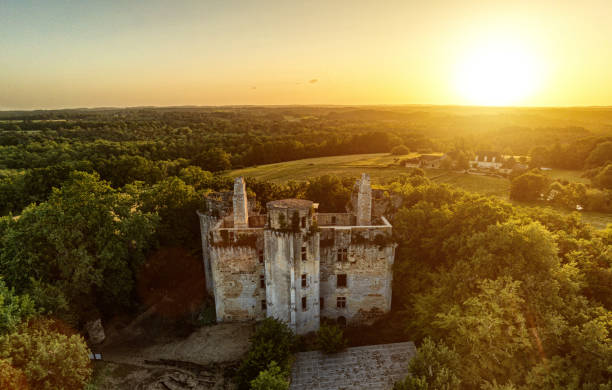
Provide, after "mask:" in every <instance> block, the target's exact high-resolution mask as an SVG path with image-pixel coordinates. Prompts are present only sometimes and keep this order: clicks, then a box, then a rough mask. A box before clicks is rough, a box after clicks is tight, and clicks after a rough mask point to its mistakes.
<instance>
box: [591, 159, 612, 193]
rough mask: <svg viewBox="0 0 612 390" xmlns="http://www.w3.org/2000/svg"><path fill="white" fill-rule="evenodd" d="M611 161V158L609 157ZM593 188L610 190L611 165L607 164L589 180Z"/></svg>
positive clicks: (611, 184) (611, 188)
mask: <svg viewBox="0 0 612 390" xmlns="http://www.w3.org/2000/svg"><path fill="white" fill-rule="evenodd" d="M610 158H611V159H612V157H610ZM591 182H592V183H593V185H594V186H596V187H599V188H603V189H606V190H612V164H607V165H606V166H605V167H603V168H601V169H600V170H599V173H597V175H595V177H593V178H592V179H591Z"/></svg>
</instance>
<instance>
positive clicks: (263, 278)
mask: <svg viewBox="0 0 612 390" xmlns="http://www.w3.org/2000/svg"><path fill="white" fill-rule="evenodd" d="M259 287H261V288H266V275H259Z"/></svg>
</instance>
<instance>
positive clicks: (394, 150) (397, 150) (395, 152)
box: [391, 145, 410, 156]
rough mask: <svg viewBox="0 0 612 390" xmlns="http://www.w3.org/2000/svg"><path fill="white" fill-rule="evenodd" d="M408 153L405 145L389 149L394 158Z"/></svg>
mask: <svg viewBox="0 0 612 390" xmlns="http://www.w3.org/2000/svg"><path fill="white" fill-rule="evenodd" d="M408 153H410V149H409V148H408V147H407V146H406V145H397V146H394V147H393V148H392V149H391V154H392V155H394V156H404V155H406V154H408Z"/></svg>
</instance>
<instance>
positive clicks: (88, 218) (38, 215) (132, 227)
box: [0, 107, 612, 390]
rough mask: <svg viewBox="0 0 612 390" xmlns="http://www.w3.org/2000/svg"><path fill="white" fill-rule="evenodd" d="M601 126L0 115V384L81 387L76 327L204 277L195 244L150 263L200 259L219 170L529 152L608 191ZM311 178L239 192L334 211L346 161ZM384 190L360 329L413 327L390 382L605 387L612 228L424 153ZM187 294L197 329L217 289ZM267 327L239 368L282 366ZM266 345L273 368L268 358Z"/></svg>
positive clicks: (410, 115)
mask: <svg viewBox="0 0 612 390" xmlns="http://www.w3.org/2000/svg"><path fill="white" fill-rule="evenodd" d="M611 132H612V110H606V109H573V110H569V109H567V110H566V109H493V108H491V109H471V108H463V109H461V108H455V107H446V108H444V107H431V108H428V107H409V108H406V107H400V108H389V107H381V108H368V109H364V108H341V107H323V108H314V107H270V108H260V107H259V108H257V107H241V108H227V109H219V108H168V109H154V108H140V109H126V110H117V109H99V110H60V111H41V112H35V111H34V112H4V113H0V172H1V175H2V177H1V178H0V207H1V208H2V215H4V216H3V217H0V387H1V388H9V389H10V388H17V389H19V388H24V386H26V384H27V385H28V386H29V387H30V388H41V389H57V388H70V389H73V388H74V389H79V388H85V387H86V386H89V387H90V388H91V384H90V382H89V381H90V377H91V371H92V369H91V365H90V362H89V357H88V348H87V344H86V343H85V339H84V337H83V336H81V335H82V334H85V331H84V327H85V324H87V323H88V322H90V321H92V320H95V319H98V318H101V319H102V321H103V322H104V321H106V320H107V319H110V318H112V317H114V316H117V315H128V316H135V315H137V314H138V313H140V312H142V311H143V310H145V309H146V308H147V307H148V305H150V304H151V301H152V300H154V299H155V297H156V295H155V288H156V285H155V284H154V283H153V282H152V280H154V279H156V278H157V279H161V278H160V277H159V275H160V274H163V275H164V277H165V278H167V279H170V280H166V281H160V283H162V284H163V283H165V284H164V285H163V286H162V287H163V288H164V289H167V288H168V286H172V285H174V286H177V285H181V282H182V281H183V280H182V279H181V278H185V277H191V278H194V277H195V278H196V279H197V278H199V280H200V281H202V280H203V272H202V270H201V269H198V268H197V267H198V266H200V264H201V262H199V260H196V261H195V264H197V265H198V266H196V268H194V269H189V270H188V271H189V272H188V273H189V275H187V276H186V275H184V274H180V273H178V274H175V273H172V272H170V273H163V271H161V270H168V269H173V265H174V266H175V267H174V268H176V264H182V263H180V261H185V262H186V263H185V264H187V263H188V262H189V259H191V258H195V259H199V258H200V256H201V253H200V251H201V243H200V236H199V225H198V220H197V217H196V215H195V211H196V210H198V209H200V210H204V209H205V208H206V205H205V202H204V197H205V195H206V194H207V193H208V192H210V191H217V190H227V189H230V188H231V180H230V179H229V178H227V177H226V176H222V175H219V174H217V172H221V171H223V170H227V169H230V168H236V167H243V166H250V165H254V164H262V163H268V162H278V161H287V160H292V159H297V158H303V157H313V156H325V155H334V154H346V153H369V152H389V151H390V150H391V149H392V148H393V147H396V146H397V145H405V146H406V148H408V149H410V150H413V151H420V150H421V151H444V152H450V153H452V152H453V151H462V152H465V153H473V152H475V151H477V150H481V149H485V150H500V151H501V152H504V153H507V154H512V155H529V156H530V157H531V161H532V166H533V167H537V166H538V165H540V166H544V165H550V166H563V167H566V168H574V169H585V170H588V171H587V172H591V173H590V174H591V175H592V177H597V178H599V179H597V180H602V181H603V182H602V183H603V184H601V185H600V186H599V188H602V189H603V190H605V189H608V190H609V189H610V187H609V184H605V183H607V182H605V180H609V179H607V178H608V177H609V174H610V173H612V168H611V167H612V165H611V162H612V153H610V149H609V148H610V144H612V142H610V140H611V138H610V133H611ZM559 156H564V158H560V157H559ZM606 172H607V173H606ZM539 175H540V173H539V172H537V171H531V172H527V173H525V174H524V175H523V176H519V177H517V178H515V180H517V181H516V182H514V183H513V191H514V194H515V197H519V198H520V197H521V196H524V197H526V198H525V199H527V198H529V197H534V198H537V197H538V196H539V194H540V193H541V188H542V187H538V185H546V186H550V185H551V184H550V183H548V182H547V183H544V184H542V183H541V179H540V178H539ZM316 176H317V175H316V167H313V178H312V179H310V180H308V181H307V182H299V183H298V182H290V183H287V184H284V185H279V184H272V183H269V182H263V181H257V180H251V179H247V184H248V191H249V192H250V193H251V194H254V195H256V198H257V200H258V202H259V203H260V205H261V206H262V207H263V206H265V204H266V202H267V201H268V200H273V199H278V198H289V197H296V198H307V199H311V200H313V201H315V202H319V203H320V204H321V205H325V207H327V208H328V209H325V210H323V209H322V210H321V211H340V210H342V209H343V208H344V205H345V204H346V202H347V201H348V200H349V197H350V192H351V190H352V186H353V183H354V178H338V177H331V176H324V177H316ZM532 176H537V177H535V178H534V177H532ZM533 183H535V184H533ZM597 183H599V182H596V183H594V185H595V184H597ZM570 184H571V183H559V186H561V187H563V188H561V189H559V191H562V190H564V188H566V187H567V188H569V187H571V186H570ZM597 185H599V184H597ZM383 188H384V189H385V193H386V196H389V197H391V196H395V197H399V198H400V199H401V202H400V205H399V207H397V208H395V209H393V210H391V215H389V218H390V219H391V221H392V223H393V225H394V240H395V241H396V242H397V243H398V248H397V254H396V259H395V265H394V280H393V283H394V285H393V293H394V296H393V309H392V313H391V314H390V316H389V318H388V319H386V322H385V323H384V324H378V325H377V327H374V328H372V329H369V330H367V331H364V332H372V335H371V337H372V339H376V338H377V337H379V332H380V334H387V333H389V332H391V333H395V334H393V335H392V336H393V337H398V338H402V337H406V336H409V337H410V338H411V339H412V340H414V341H415V342H416V343H417V345H418V346H419V349H418V353H417V357H416V358H415V359H414V360H413V362H412V363H411V366H410V373H411V376H409V377H407V379H406V380H404V381H402V382H400V383H398V384H396V388H398V389H475V388H480V389H497V390H502V389H504V390H511V389H525V390H526V389H583V390H595V389H597V390H603V389H612V379H610V378H612V368H611V367H612V312H611V310H612V300H611V297H612V226H609V227H608V228H607V229H604V230H596V229H594V228H593V227H591V226H590V225H588V224H585V223H583V222H582V221H581V220H580V216H579V215H578V214H577V213H573V214H565V215H562V214H559V213H556V212H554V211H550V210H544V209H541V208H535V207H534V208H528V207H522V206H515V205H511V204H509V203H507V202H505V201H503V200H500V199H498V198H494V197H485V196H481V195H476V194H472V193H468V192H464V191H460V190H457V189H455V188H452V187H449V186H446V185H439V184H435V183H433V182H431V181H430V180H429V179H427V178H426V177H424V175H423V172H422V171H420V170H418V169H417V170H414V171H412V172H410V173H407V175H405V176H401V177H398V178H395V179H394V180H391V181H390V182H388V183H386V184H384V186H383ZM571 188H574V187H571ZM603 190H602V191H603ZM576 191H578V190H576ZM563 194H564V193H563ZM529 199H531V198H529ZM568 202H569V203H568V204H570V205H571V204H572V202H573V201H572V202H570V201H568ZM168 251H174V252H172V253H173V255H171V256H169V255H168V253H169V252H168ZM177 253H179V255H177ZM170 262H174V263H172V264H168V263H170ZM177 262H178V263H177ZM172 278H176V280H174V279H172ZM143 285H144V286H146V288H142V286H143ZM157 287H159V286H157ZM162 287H159V288H162ZM200 287H201V285H200ZM143 291H148V293H146V294H143ZM151 291H152V292H151ZM147 294H150V295H147ZM178 297H180V298H181V299H182V298H184V299H185V300H188V298H187V297H185V296H183V295H180V294H179V295H178ZM198 299H199V300H198V301H195V302H192V301H189V302H182V304H180V305H174V306H178V307H174V308H173V309H174V310H176V311H177V316H181V315H186V314H189V316H187V317H188V318H189V319H191V320H190V321H192V322H193V323H192V325H193V326H201V325H202V323H201V322H198V321H199V320H198V319H201V318H202V317H201V316H197V315H192V313H191V312H193V311H196V312H205V311H206V310H207V308H208V306H209V303H208V301H207V300H206V299H205V297H203V296H199V297H198ZM194 318H195V319H196V320H193V319H194ZM269 326H270V327H271V329H272V330H269V331H268V333H265V332H264V331H262V332H263V333H262V336H261V338H262V340H264V341H262V342H267V341H265V340H268V339H270V338H273V337H272V336H270V335H278V337H283V340H282V342H279V343H280V344H278V345H283V348H282V353H281V352H279V351H274V350H273V349H274V348H272V349H270V348H263V349H262V350H259V351H258V352H257V353H258V354H255V352H253V354H255V355H252V356H251V355H249V356H251V360H252V361H256V363H257V364H258V365H257V366H256V367H258V368H257V369H256V370H255V371H253V370H252V369H251V371H253V372H251V371H249V369H250V368H249V366H248V364H247V363H248V359H249V357H247V363H245V364H243V366H241V369H240V371H239V375H243V379H244V378H247V379H248V380H251V379H253V378H255V377H256V376H257V374H258V372H259V370H264V369H265V370H271V371H274V372H275V373H277V374H279V375H280V376H282V375H283V370H286V368H287V366H288V363H287V361H284V360H286V359H288V358H289V355H290V350H291V348H294V346H291V347H287V345H286V344H287V343H288V342H289V341H287V340H289V338H290V336H289V335H288V334H286V332H284V331H282V329H281V330H279V329H277V328H275V327H276V326H277V325H275V324H272V325H269ZM362 333H363V332H362ZM270 342H272V341H270ZM292 342H293V341H292ZM274 345H276V344H274ZM285 347H286V348H285ZM296 348H297V347H296ZM266 354H268V355H266ZM278 354H280V355H278ZM277 355H278V356H280V357H278V356H277ZM275 359H276V361H275V364H278V365H279V366H280V368H279V367H277V366H268V362H271V361H272V360H275ZM279 359H282V360H283V361H278V360H279ZM262 362H264V363H265V364H264V366H261V364H262ZM245 367H246V368H245ZM245 383H247V386H248V384H249V383H250V382H248V381H247V382H245ZM253 388H255V387H253ZM261 388H265V387H261Z"/></svg>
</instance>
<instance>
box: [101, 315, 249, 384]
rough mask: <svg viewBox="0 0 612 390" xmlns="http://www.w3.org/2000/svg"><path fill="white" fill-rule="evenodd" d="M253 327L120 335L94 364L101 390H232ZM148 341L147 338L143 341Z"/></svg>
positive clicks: (223, 326) (221, 326) (240, 325)
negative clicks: (182, 335) (172, 335)
mask: <svg viewBox="0 0 612 390" xmlns="http://www.w3.org/2000/svg"><path fill="white" fill-rule="evenodd" d="M252 332H253V325H252V324H245V323H234V324H218V325H213V326H207V327H203V328H199V329H197V330H196V331H194V332H193V333H191V334H190V335H189V336H188V337H186V338H182V339H181V338H178V337H177V338H174V339H173V338H168V337H167V336H163V335H159V336H158V337H155V336H154V337H153V339H152V340H151V339H150V336H145V335H144V334H143V333H144V332H142V330H137V331H136V332H130V334H127V332H125V331H124V332H122V333H121V334H118V335H116V336H115V337H113V338H112V339H111V340H109V341H108V342H105V344H104V345H102V346H100V347H98V348H94V350H95V352H96V353H101V354H102V357H103V361H102V362H96V363H95V365H94V367H95V384H96V386H97V388H98V389H119V390H121V389H126V390H127V389H130V390H133V389H137V390H140V389H142V390H145V389H147V390H149V389H150V390H156V389H171V390H183V389H231V388H232V384H231V383H230V381H229V379H230V378H231V376H232V374H233V371H234V370H235V368H236V367H237V364H238V362H239V360H240V359H241V358H242V356H243V354H244V353H245V352H246V351H247V350H248V347H249V337H250V336H251V334H252ZM145 339H147V340H145Z"/></svg>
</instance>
